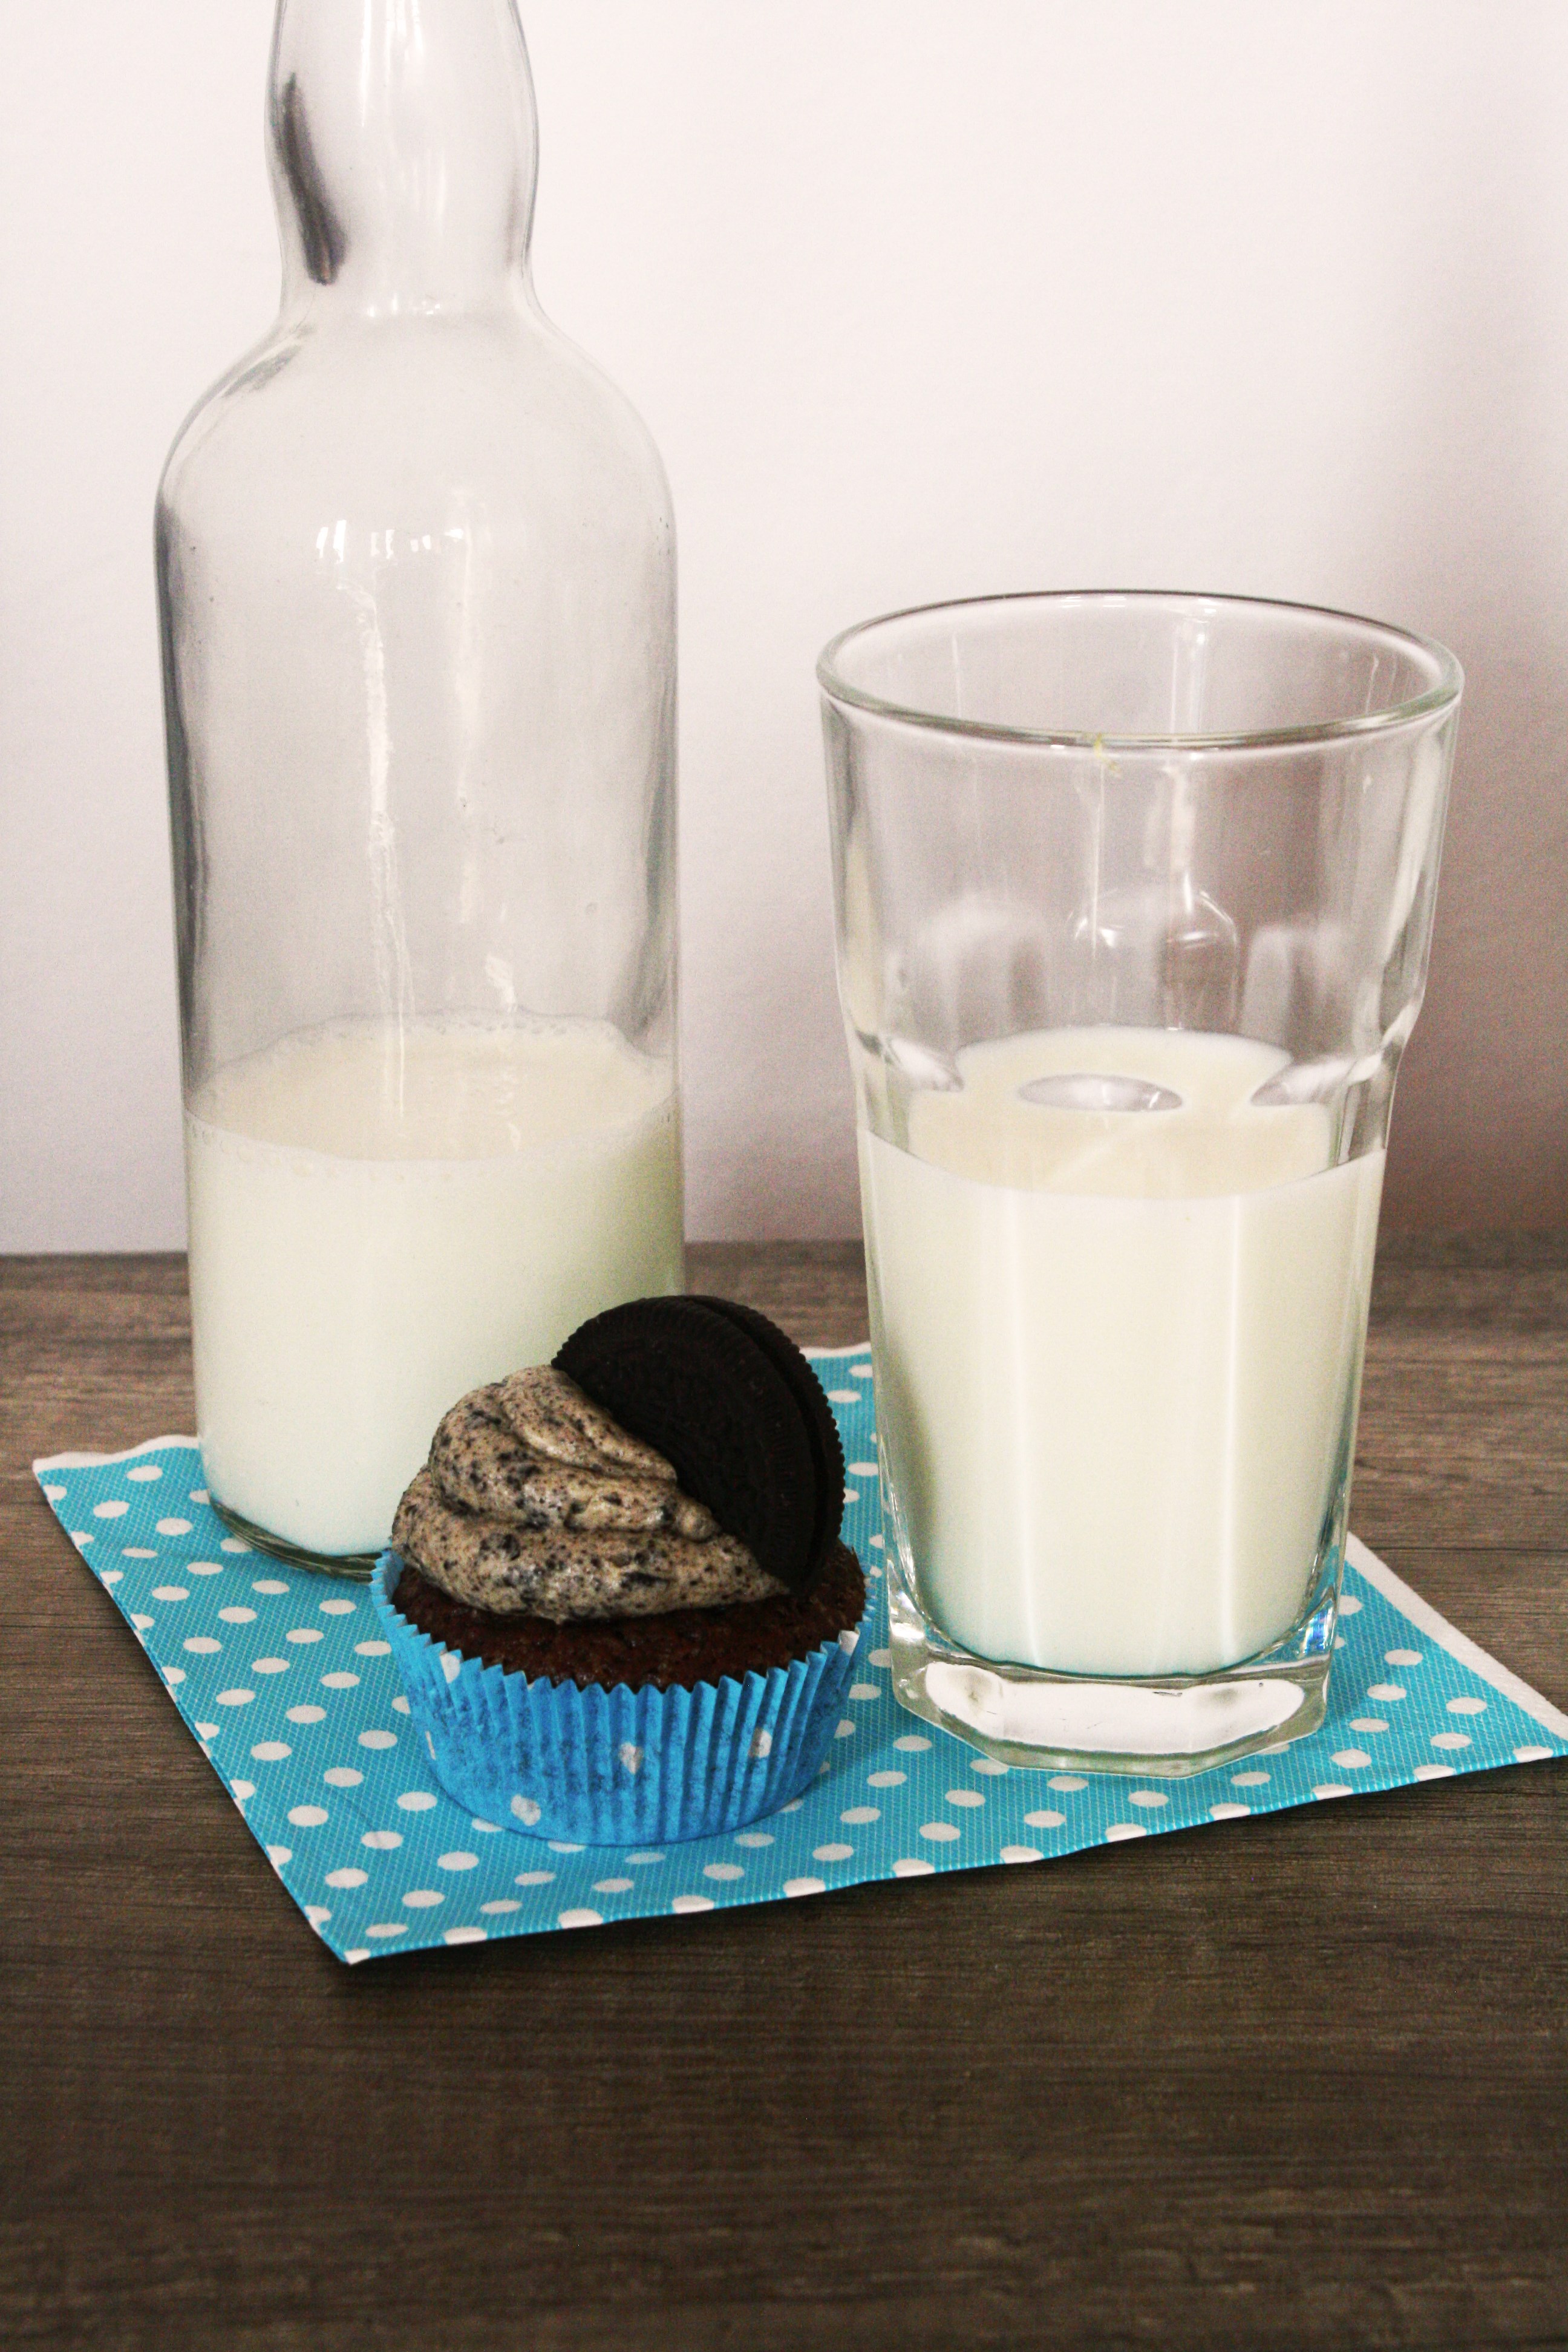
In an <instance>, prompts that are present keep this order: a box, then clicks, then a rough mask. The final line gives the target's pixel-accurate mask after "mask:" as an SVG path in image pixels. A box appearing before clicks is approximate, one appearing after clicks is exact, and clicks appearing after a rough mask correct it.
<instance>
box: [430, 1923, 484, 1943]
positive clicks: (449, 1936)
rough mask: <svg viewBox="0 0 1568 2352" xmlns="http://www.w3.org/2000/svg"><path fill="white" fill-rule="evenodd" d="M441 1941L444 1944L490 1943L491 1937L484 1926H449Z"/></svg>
mask: <svg viewBox="0 0 1568 2352" xmlns="http://www.w3.org/2000/svg"><path fill="white" fill-rule="evenodd" d="M441 1941H442V1942H443V1943H444V1944H488V1943H489V1937H488V1936H487V1935H486V1933H485V1931H484V1929H483V1928H482V1927H448V1928H447V1932H446V1934H445V1935H444V1936H443V1937H442V1938H441Z"/></svg>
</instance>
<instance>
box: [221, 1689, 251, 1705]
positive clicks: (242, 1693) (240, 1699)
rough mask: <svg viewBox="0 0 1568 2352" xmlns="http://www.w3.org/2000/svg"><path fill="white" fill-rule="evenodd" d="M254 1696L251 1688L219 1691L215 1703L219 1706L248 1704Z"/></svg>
mask: <svg viewBox="0 0 1568 2352" xmlns="http://www.w3.org/2000/svg"><path fill="white" fill-rule="evenodd" d="M255 1696H256V1693H255V1692H254V1691H253V1690H226V1691H219V1693H218V1695H217V1703H218V1705H219V1706H249V1705H250V1702H251V1700H252V1699H253V1698H254V1697H255Z"/></svg>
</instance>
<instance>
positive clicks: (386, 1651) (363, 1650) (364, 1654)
mask: <svg viewBox="0 0 1568 2352" xmlns="http://www.w3.org/2000/svg"><path fill="white" fill-rule="evenodd" d="M354 1655H355V1657H356V1658H390V1657H391V1655H392V1644H391V1643H390V1642H356V1643H354Z"/></svg>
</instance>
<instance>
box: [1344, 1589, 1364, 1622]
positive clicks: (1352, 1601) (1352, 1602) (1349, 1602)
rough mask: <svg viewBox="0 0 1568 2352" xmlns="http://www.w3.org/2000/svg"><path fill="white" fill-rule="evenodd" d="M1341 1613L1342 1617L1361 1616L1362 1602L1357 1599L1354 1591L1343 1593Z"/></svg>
mask: <svg viewBox="0 0 1568 2352" xmlns="http://www.w3.org/2000/svg"><path fill="white" fill-rule="evenodd" d="M1340 1615H1341V1616H1342V1617H1359V1616H1360V1615H1361V1602H1360V1601H1358V1600H1357V1599H1356V1597H1355V1594H1354V1593H1353V1592H1342V1593H1341V1595H1340Z"/></svg>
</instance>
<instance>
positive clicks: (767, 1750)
mask: <svg viewBox="0 0 1568 2352" xmlns="http://www.w3.org/2000/svg"><path fill="white" fill-rule="evenodd" d="M772 1754H773V1733H772V1732H771V1731H759V1732H758V1733H757V1735H756V1737H755V1738H754V1739H753V1740H752V1755H753V1756H754V1757H759V1758H760V1757H763V1756H771V1755H772Z"/></svg>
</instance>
